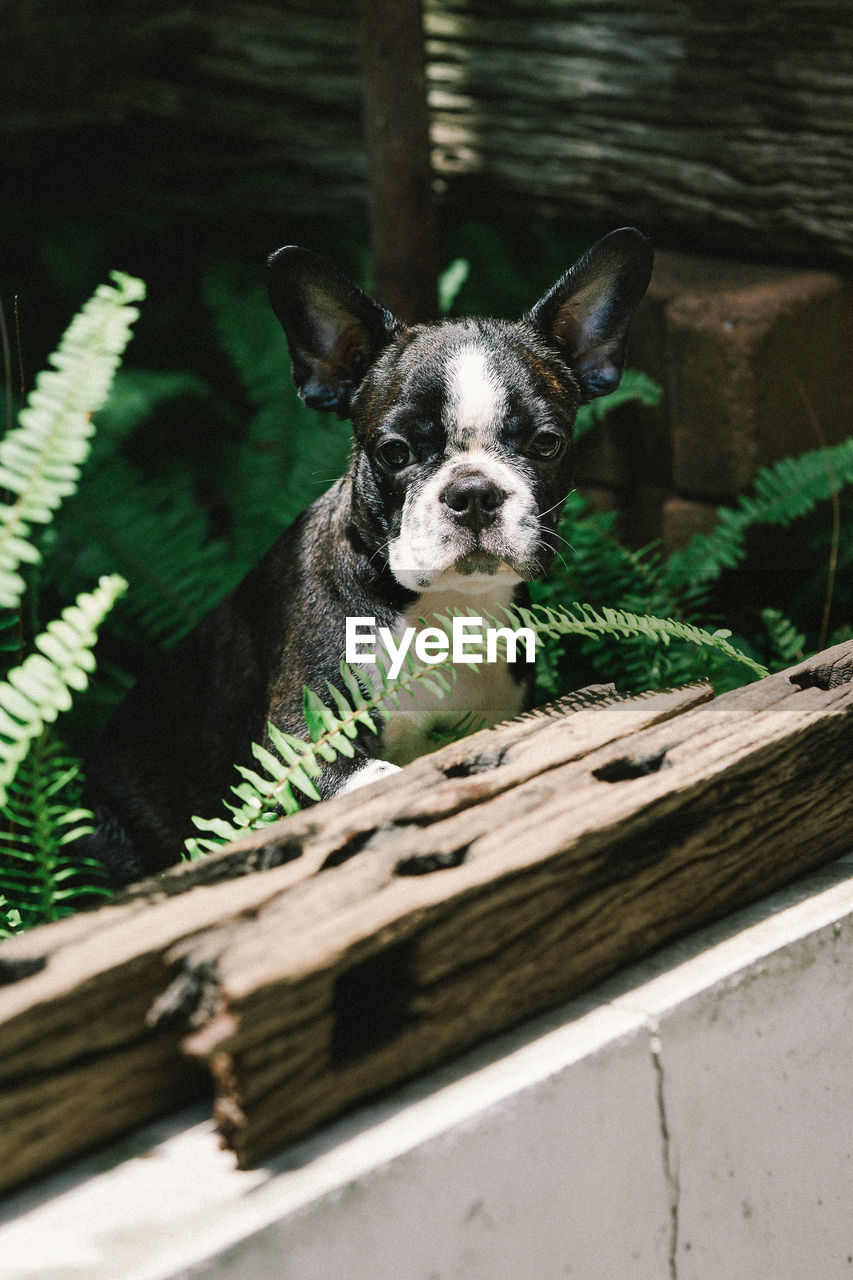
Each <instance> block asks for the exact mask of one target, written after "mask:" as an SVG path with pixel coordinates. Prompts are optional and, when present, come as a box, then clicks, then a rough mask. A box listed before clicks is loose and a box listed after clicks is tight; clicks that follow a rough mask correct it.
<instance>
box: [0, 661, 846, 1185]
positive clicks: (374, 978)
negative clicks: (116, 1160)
mask: <svg viewBox="0 0 853 1280" xmlns="http://www.w3.org/2000/svg"><path fill="white" fill-rule="evenodd" d="M708 698H709V691H708V690H707V689H705V688H703V687H697V688H692V689H687V690H682V691H675V692H672V693H667V694H654V695H648V696H646V697H641V698H636V699H630V700H628V701H619V700H618V699H615V697H613V696H608V695H607V694H606V693H600V694H599V695H598V696H597V698H596V700H595V701H594V704H593V705H587V706H583V707H581V709H579V710H574V711H572V710H563V711H561V712H559V713H557V714H537V715H535V716H532V717H529V718H525V719H522V720H519V721H513V722H511V723H510V724H507V725H503V726H498V727H497V728H495V729H490V730H485V731H483V732H482V733H480V734H476V735H474V736H473V737H471V738H469V739H466V740H463V741H461V742H458V743H454V744H452V745H450V746H448V747H446V748H444V749H442V750H441V751H438V752H436V753H434V754H433V755H431V756H427V757H424V758H422V759H421V760H417V761H415V762H414V763H413V764H412V765H410V766H408V768H407V769H405V770H404V771H403V772H402V774H399V775H395V776H394V778H393V779H388V780H386V781H385V782H382V783H378V784H376V785H375V786H374V787H372V788H366V789H364V790H363V791H362V792H356V793H353V794H352V795H349V796H342V797H339V798H337V799H335V800H332V801H329V802H327V803H326V804H324V805H322V806H318V807H316V808H314V809H311V810H306V811H305V812H303V813H300V814H297V815H294V817H292V818H289V819H287V820H285V821H283V822H282V823H279V824H276V825H275V826H273V827H270V828H267V829H266V830H264V831H263V832H259V833H256V834H255V835H253V836H250V837H247V838H246V839H245V840H244V841H242V842H240V844H239V845H234V846H231V847H230V848H229V849H227V850H224V851H223V852H222V853H221V854H218V855H213V856H212V857H211V858H210V859H209V860H208V861H207V862H206V863H204V864H201V866H189V867H187V868H185V869H184V868H178V869H175V870H174V871H172V872H169V873H166V874H165V875H164V876H163V877H160V878H159V879H158V880H156V881H152V882H150V883H148V884H147V885H144V886H139V887H137V888H136V889H135V890H133V891H132V892H131V893H129V894H128V895H127V896H126V897H125V898H124V899H123V900H121V901H116V902H114V903H112V904H109V905H107V906H106V907H103V908H101V909H100V910H99V911H96V912H93V913H91V914H89V915H87V916H78V917H75V918H72V919H70V920H67V921H61V922H60V923H59V924H57V925H51V926H46V927H44V928H42V929H39V930H35V931H33V932H32V933H31V934H29V935H24V936H22V937H21V938H18V939H13V940H11V941H10V942H8V943H6V944H4V945H3V946H2V947H0V976H2V977H4V978H5V979H6V980H7V985H6V986H5V987H3V988H0V1099H2V1102H0V1121H1V1122H2V1123H0V1189H6V1188H8V1187H9V1186H11V1185H13V1184H15V1183H16V1182H18V1181H21V1180H24V1179H26V1178H28V1177H32V1176H34V1175H36V1174H38V1173H39V1172H41V1171H42V1170H44V1169H46V1168H49V1167H50V1166H51V1165H55V1164H57V1163H60V1162H62V1161H63V1160H66V1159H68V1158H69V1157H70V1156H72V1155H74V1154H76V1153H77V1152H79V1151H80V1150H82V1149H84V1148H85V1147H86V1146H87V1145H90V1144H91V1143H93V1142H98V1141H101V1140H103V1139H105V1138H106V1137H108V1136H111V1135H112V1134H114V1133H117V1132H119V1131H121V1130H122V1129H124V1128H127V1127H129V1126H132V1125H133V1124H136V1123H139V1122H140V1121H142V1120H145V1119H148V1118H150V1117H151V1116H152V1115H154V1114H157V1112H158V1111H167V1110H169V1109H171V1108H172V1107H174V1106H176V1105H178V1104H179V1103H180V1102H181V1101H183V1100H184V1099H185V1098H186V1097H187V1096H188V1094H191V1093H193V1092H194V1091H195V1092H200V1091H201V1090H202V1088H203V1084H202V1082H201V1078H200V1076H199V1075H198V1074H195V1075H194V1074H192V1073H189V1074H188V1072H187V1060H186V1058H185V1057H184V1056H183V1054H186V1055H188V1057H189V1059H190V1061H191V1062H193V1063H195V1064H196V1065H197V1066H202V1067H203V1068H205V1069H206V1073H209V1074H208V1075H207V1076H206V1078H208V1079H210V1078H212V1080H213V1082H214V1087H215V1090H216V1103H215V1110H216V1115H217V1119H218V1122H219V1125H220V1128H221V1131H222V1133H223V1136H224V1138H225V1139H226V1140H227V1141H228V1142H229V1143H230V1144H231V1145H232V1146H233V1147H234V1149H235V1151H236V1152H237V1156H238V1160H239V1161H240V1163H241V1164H244V1165H245V1164H249V1163H252V1162H253V1161H256V1160H258V1159H260V1158H262V1157H263V1156H264V1155H265V1154H267V1153H269V1152H271V1151H272V1150H274V1149H275V1148H277V1147H279V1146H281V1145H282V1144H283V1143H285V1142H287V1141H289V1140H290V1139H292V1138H295V1137H296V1136H298V1135H300V1134H304V1133H305V1132H307V1131H308V1130H309V1129H311V1128H312V1127H314V1126H316V1125H317V1124H319V1123H321V1122H322V1121H323V1120H324V1119H327V1118H329V1117H330V1116H332V1115H334V1114H335V1113H336V1112H337V1111H339V1110H341V1109H342V1108H344V1107H346V1106H349V1105H351V1104H352V1103H354V1102H355V1101H357V1100H359V1099H361V1098H364V1097H366V1096H367V1095H369V1094H371V1093H375V1092H376V1091H378V1090H381V1089H384V1088H386V1087H388V1086H389V1085H391V1084H392V1083H394V1082H396V1081H399V1080H402V1079H404V1078H405V1077H406V1076H409V1075H411V1074H413V1073H415V1072H418V1071H421V1070H423V1069H424V1068H426V1067H427V1066H428V1065H430V1064H432V1063H435V1062H437V1061H439V1060H440V1059H442V1058H446V1057H447V1056H449V1055H451V1054H454V1053H457V1052H459V1051H460V1050H461V1049H463V1048H464V1047H466V1046H468V1045H471V1044H473V1043H474V1042H475V1041H477V1040H479V1039H481V1038H483V1037H484V1036H487V1035H490V1034H492V1033H494V1032H496V1031H498V1030H500V1029H501V1028H504V1027H507V1026H509V1025H511V1024H512V1023H514V1022H517V1021H519V1020H520V1019H522V1018H524V1017H527V1016H529V1015H531V1014H533V1013H534V1012H536V1011H537V1010H540V1009H543V1008H545V1007H547V1006H549V1005H553V1004H555V1003H558V1002H559V1001H561V1000H563V999H565V998H567V997H568V996H570V995H572V994H573V993H577V992H579V991H581V990H583V989H585V988H588V987H589V986H590V985H591V984H593V983H594V982H596V981H598V980H599V979H600V978H602V977H603V976H604V975H606V974H608V973H611V972H613V971H614V970H615V969H617V968H619V967H620V966H622V965H624V964H626V963H629V962H632V961H634V960H636V959H637V958H639V957H640V956H642V955H643V954H646V953H647V952H649V951H650V950H652V949H653V948H656V947H658V946H660V945H661V944H662V943H664V942H665V941H667V940H668V939H671V938H673V937H675V936H677V935H679V934H682V933H684V932H685V931H687V930H689V929H692V928H695V927H696V926H698V925H700V924H703V923H706V922H709V921H711V920H713V919H715V918H718V917H720V916H722V915H724V914H726V913H727V912H728V911H730V910H732V909H734V908H736V907H739V906H741V905H744V904H746V903H748V902H750V901H754V900H756V899H757V898H759V897H761V896H764V895H765V894H767V893H769V892H771V891H772V890H773V889H775V888H776V887H778V886H780V885H781V884H783V883H785V882H786V881H788V880H790V879H792V878H793V877H795V876H797V875H798V874H801V873H803V872H805V871H807V870H810V869H812V868H814V867H817V866H820V865H822V864H823V863H826V862H828V861H830V860H831V859H833V858H834V857H836V856H838V855H839V854H840V853H842V852H845V851H847V850H848V849H849V842H850V830H851V817H853V749H851V743H852V742H853V738H851V728H853V642H848V643H847V644H845V645H842V646H838V647H837V648H836V649H835V650H830V651H828V652H827V653H826V654H823V655H820V656H819V657H818V658H817V659H814V660H812V661H811V662H810V663H807V664H804V665H803V666H801V667H800V668H798V669H795V670H794V671H793V672H790V673H781V674H779V675H775V676H771V677H769V678H768V679H766V680H763V681H761V682H760V683H758V684H755V685H751V686H749V687H747V688H745V689H742V690H736V691H733V692H732V693H729V694H725V695H723V696H722V697H720V698H718V699H716V700H714V701H709V700H708ZM217 864H219V871H218V872H217V871H216V870H214V868H216V866H217ZM276 864H277V865H276ZM264 866H266V867H267V868H268V869H266V870H258V871H255V872H253V874H243V873H244V872H245V871H248V870H250V869H251V868H253V867H264ZM217 874H225V875H226V876H228V877H229V878H227V879H217ZM179 1046H180V1047H179Z"/></svg>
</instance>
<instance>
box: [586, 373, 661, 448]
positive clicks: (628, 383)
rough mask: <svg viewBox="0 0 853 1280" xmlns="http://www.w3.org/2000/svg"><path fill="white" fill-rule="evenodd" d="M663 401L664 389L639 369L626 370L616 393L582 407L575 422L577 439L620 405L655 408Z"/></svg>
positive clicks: (612, 392) (613, 392) (591, 401)
mask: <svg viewBox="0 0 853 1280" xmlns="http://www.w3.org/2000/svg"><path fill="white" fill-rule="evenodd" d="M662 399H663V389H662V387H660V386H659V385H658V383H656V382H655V381H654V379H652V378H650V377H649V376H648V374H647V373H643V372H642V371H641V370H639V369H626V370H625V372H624V373H623V374H622V377H621V378H620V380H619V385H618V387H617V388H616V390H615V391H611V392H610V394H609V395H606V396H601V397H600V398H599V399H596V400H590V402H589V404H584V405H581V407H580V409H579V410H578V416H577V420H576V422H575V438H576V439H577V440H581V439H583V437H584V436H585V435H586V433H587V432H588V431H590V430H591V429H592V428H593V427H594V426H595V424H596V423H597V422H601V421H602V420H603V419H604V418H606V417H607V415H608V413H611V412H612V411H613V410H614V409H618V408H619V406H620V405H623V404H629V403H637V404H643V405H647V406H648V407H649V408H654V407H655V406H656V405H659V404H660V402H661V400H662Z"/></svg>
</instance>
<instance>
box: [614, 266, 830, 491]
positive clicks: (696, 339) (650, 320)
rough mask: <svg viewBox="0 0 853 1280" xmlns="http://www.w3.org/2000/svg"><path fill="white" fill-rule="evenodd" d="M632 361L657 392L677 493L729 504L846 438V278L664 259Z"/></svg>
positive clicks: (635, 336)
mask: <svg viewBox="0 0 853 1280" xmlns="http://www.w3.org/2000/svg"><path fill="white" fill-rule="evenodd" d="M631 339H632V340H631V350H630V353H629V362H630V363H631V364H634V365H636V366H637V367H639V368H641V369H643V370H645V371H646V372H647V373H649V374H650V375H651V376H652V377H653V378H655V379H656V380H657V381H658V382H659V383H661V385H662V386H663V388H664V392H665V399H664V403H663V405H662V406H661V408H660V410H658V411H657V412H658V413H659V414H660V415H662V418H663V420H664V424H665V429H666V430H667V431H668V433H669V436H670V439H671V447H672V481H673V487H674V489H675V491H676V492H678V493H680V494H683V495H686V496H691V497H697V498H708V499H712V500H724V499H727V498H731V497H733V496H734V495H735V494H737V493H740V492H743V491H744V490H745V489H747V488H748V487H749V485H750V483H751V482H752V480H753V479H754V477H755V473H756V470H757V469H758V468H759V467H760V466H762V465H765V464H766V463H769V462H772V461H774V460H775V459H777V458H780V457H784V456H785V455H787V454H797V453H802V452H803V451H804V450H807V449H814V448H816V447H817V446H818V444H819V443H820V441H821V439H823V440H825V441H826V442H828V443H832V442H835V441H838V440H842V439H844V438H846V437H847V436H848V435H849V434H850V433H851V431H853V360H852V359H851V345H852V344H853V281H850V280H844V279H843V278H841V277H839V276H836V275H832V274H829V273H828V272H822V271H791V270H785V269H781V268H777V267H767V266H756V265H753V264H746V263H734V262H723V261H718V260H713V259H709V258H697V257H688V256H686V255H683V254H676V253H666V252H663V253H659V254H658V256H657V261H656V266H655V273H654V277H653V279H652V283H651V286H650V288H649V293H648V295H647V298H646V299H645V300H644V302H643V303H642V305H641V307H640V309H639V311H638V314H637V317H636V320H635V323H634V325H633V327H632V333H631Z"/></svg>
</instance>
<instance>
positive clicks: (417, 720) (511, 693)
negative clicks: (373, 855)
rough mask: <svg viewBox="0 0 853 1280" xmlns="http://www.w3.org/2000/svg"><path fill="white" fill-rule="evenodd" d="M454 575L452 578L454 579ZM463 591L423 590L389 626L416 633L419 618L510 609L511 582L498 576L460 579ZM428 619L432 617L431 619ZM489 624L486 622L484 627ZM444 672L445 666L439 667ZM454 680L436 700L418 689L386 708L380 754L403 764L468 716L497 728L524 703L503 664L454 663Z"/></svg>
mask: <svg viewBox="0 0 853 1280" xmlns="http://www.w3.org/2000/svg"><path fill="white" fill-rule="evenodd" d="M458 576H459V575H457V574H453V575H452V578H453V579H457V578H458ZM464 582H465V587H464V591H459V590H455V589H454V587H453V585H450V586H449V587H447V588H444V589H441V590H437V591H429V592H425V593H424V594H423V595H421V596H420V597H419V598H418V600H417V601H415V603H414V604H413V605H411V606H410V607H409V608H408V609H407V610H406V612H405V613H404V614H401V616H400V620H399V623H398V626H397V627H396V628H395V631H396V632H397V634H398V636H402V634H403V632H404V631H405V629H406V628H407V627H414V628H416V629H417V630H420V629H421V628H422V627H423V625H424V622H422V621H421V619H424V620H425V623H426V625H427V626H429V625H435V623H434V622H433V621H432V616H436V615H445V616H447V615H448V614H450V613H452V612H453V611H454V610H460V611H462V612H463V613H470V612H471V611H472V610H473V611H474V612H475V613H477V614H479V613H481V612H482V614H483V615H488V614H492V615H497V616H498V617H499V618H502V614H501V608H502V606H504V605H510V604H511V602H512V596H513V591H514V589H515V585H516V581H508V580H507V579H506V578H501V577H498V576H497V575H496V576H495V577H492V578H485V575H484V578H483V579H482V580H479V581H471V580H470V579H465V580H464ZM431 615H432V616H431ZM488 625H490V624H489V623H488V620H486V621H485V622H484V627H486V626H488ZM442 669H445V668H442ZM455 671H456V679H455V680H451V685H450V691H449V692H448V693H445V695H444V697H443V698H439V697H437V696H436V694H434V693H433V692H431V691H430V690H429V689H427V688H426V687H423V686H421V687H420V688H418V689H417V690H416V691H415V692H414V693H412V694H406V695H405V696H403V697H401V699H400V706H399V707H397V706H394V705H393V704H391V705H389V707H388V710H387V720H386V723H385V726H384V730H383V736H382V756H383V758H384V759H385V760H390V761H392V762H393V763H394V764H398V765H403V764H408V762H409V761H410V760H414V759H415V758H416V757H417V756H420V755H423V754H424V753H425V752H427V751H432V750H434V749H435V748H436V747H437V746H440V745H441V741H442V731H446V730H447V729H449V728H450V727H451V726H453V725H455V724H457V723H458V722H459V721H460V720H462V718H463V717H466V716H470V718H471V724H472V725H473V727H476V728H479V727H481V725H492V724H498V723H499V722H500V721H501V720H507V719H510V718H511V717H512V716H515V715H518V713H519V712H520V711H521V709H522V705H523V702H524V687H523V685H522V684H521V683H520V682H519V681H518V680H517V679H515V677H514V676H513V674H512V672H511V671H510V670H509V669H508V667H507V665H506V663H505V662H503V661H497V662H486V661H483V662H481V663H479V664H477V665H473V664H472V665H463V664H457V665H456V666H455Z"/></svg>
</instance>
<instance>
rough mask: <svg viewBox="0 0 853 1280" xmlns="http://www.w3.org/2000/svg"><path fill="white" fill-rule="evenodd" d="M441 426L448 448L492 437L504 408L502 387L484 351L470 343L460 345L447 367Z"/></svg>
mask: <svg viewBox="0 0 853 1280" xmlns="http://www.w3.org/2000/svg"><path fill="white" fill-rule="evenodd" d="M447 391H448V397H447V406H446V409H445V424H444V425H445V427H446V430H447V442H448V445H449V446H450V447H451V448H454V447H455V448H466V447H471V446H476V445H479V446H481V447H483V446H485V445H487V444H488V443H489V442H490V441H492V442H493V441H495V440H496V439H497V437H498V434H499V431H500V424H501V420H502V418H503V416H504V414H505V412H506V387H505V386H504V384H503V383H502V382H501V380H500V377H499V376H498V374H497V373H496V371H495V370H494V369H493V367H492V365H491V362H490V360H489V356H488V353H487V352H486V351H484V350H483V348H482V347H477V346H475V345H474V344H473V343H469V344H468V345H466V346H464V347H462V348H461V350H460V351H458V352H457V353H456V355H455V356H454V357H453V359H452V360H451V362H450V365H449V367H448V370H447Z"/></svg>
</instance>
